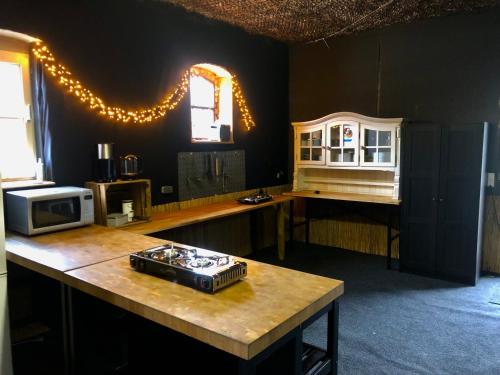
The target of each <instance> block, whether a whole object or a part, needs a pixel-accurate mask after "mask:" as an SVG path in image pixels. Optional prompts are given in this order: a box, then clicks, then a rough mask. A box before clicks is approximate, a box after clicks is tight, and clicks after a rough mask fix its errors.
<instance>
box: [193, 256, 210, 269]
mask: <svg viewBox="0 0 500 375" xmlns="http://www.w3.org/2000/svg"><path fill="white" fill-rule="evenodd" d="M188 264H189V265H190V266H191V267H194V268H206V267H211V266H213V265H214V264H215V263H214V262H213V261H211V260H210V259H208V258H195V259H193V260H192V261H191V262H189V263H188Z"/></svg>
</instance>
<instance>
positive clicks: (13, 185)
mask: <svg viewBox="0 0 500 375" xmlns="http://www.w3.org/2000/svg"><path fill="white" fill-rule="evenodd" d="M55 184H56V183H55V182H54V181H37V180H20V181H2V182H1V185H2V189H3V190H10V189H19V188H33V187H45V186H53V185H55Z"/></svg>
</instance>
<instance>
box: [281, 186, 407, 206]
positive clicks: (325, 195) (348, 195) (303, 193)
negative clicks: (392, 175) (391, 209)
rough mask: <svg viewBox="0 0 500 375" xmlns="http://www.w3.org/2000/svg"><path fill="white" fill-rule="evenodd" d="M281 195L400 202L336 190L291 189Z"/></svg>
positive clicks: (381, 202)
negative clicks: (337, 191) (318, 191)
mask: <svg viewBox="0 0 500 375" xmlns="http://www.w3.org/2000/svg"><path fill="white" fill-rule="evenodd" d="M283 195H286V196H292V197H302V198H318V199H333V200H340V201H351V202H367V203H380V204H392V205H396V206H398V205H400V204H401V200H399V199H394V198H392V197H386V196H383V195H373V194H355V193H336V192H326V191H325V192H320V193H315V192H314V191H312V190H303V191H291V192H287V193H283Z"/></svg>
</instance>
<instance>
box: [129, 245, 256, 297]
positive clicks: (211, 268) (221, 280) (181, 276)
mask: <svg viewBox="0 0 500 375" xmlns="http://www.w3.org/2000/svg"><path fill="white" fill-rule="evenodd" d="M130 265H131V266H132V267H133V268H134V269H135V270H137V271H140V272H145V273H149V274H155V275H159V276H161V277H163V278H166V279H167V280H171V281H176V282H178V283H179V284H184V285H188V286H190V287H192V288H195V289H199V290H202V291H205V292H211V293H213V292H215V291H216V290H218V289H222V288H224V287H226V286H228V285H230V284H233V283H235V282H237V281H238V280H240V279H242V278H243V277H245V276H246V272H247V264H246V263H245V262H240V261H238V260H235V259H234V257H232V256H229V255H226V254H222V253H217V252H215V251H210V250H204V249H196V248H191V247H184V246H182V245H174V244H167V245H164V246H158V247H154V248H152V249H148V250H144V251H140V252H138V253H133V254H130Z"/></svg>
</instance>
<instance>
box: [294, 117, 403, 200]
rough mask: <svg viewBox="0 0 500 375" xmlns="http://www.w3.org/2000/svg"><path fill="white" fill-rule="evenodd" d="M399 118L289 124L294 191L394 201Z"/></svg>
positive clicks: (396, 180) (327, 119) (396, 182)
mask: <svg viewBox="0 0 500 375" xmlns="http://www.w3.org/2000/svg"><path fill="white" fill-rule="evenodd" d="M402 121H403V119H402V118H389V119H383V118H374V117H367V116H363V115H360V114H356V113H350V112H338V113H332V114H330V115H327V116H325V117H322V118H320V119H317V120H312V121H306V122H294V123H292V126H293V128H294V154H295V155H294V179H293V190H294V191H314V192H317V191H320V192H321V193H328V192H332V193H333V192H335V193H339V192H345V193H357V194H372V195H382V196H390V197H392V198H393V199H399V198H400V194H399V172H400V129H401V124H402Z"/></svg>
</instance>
